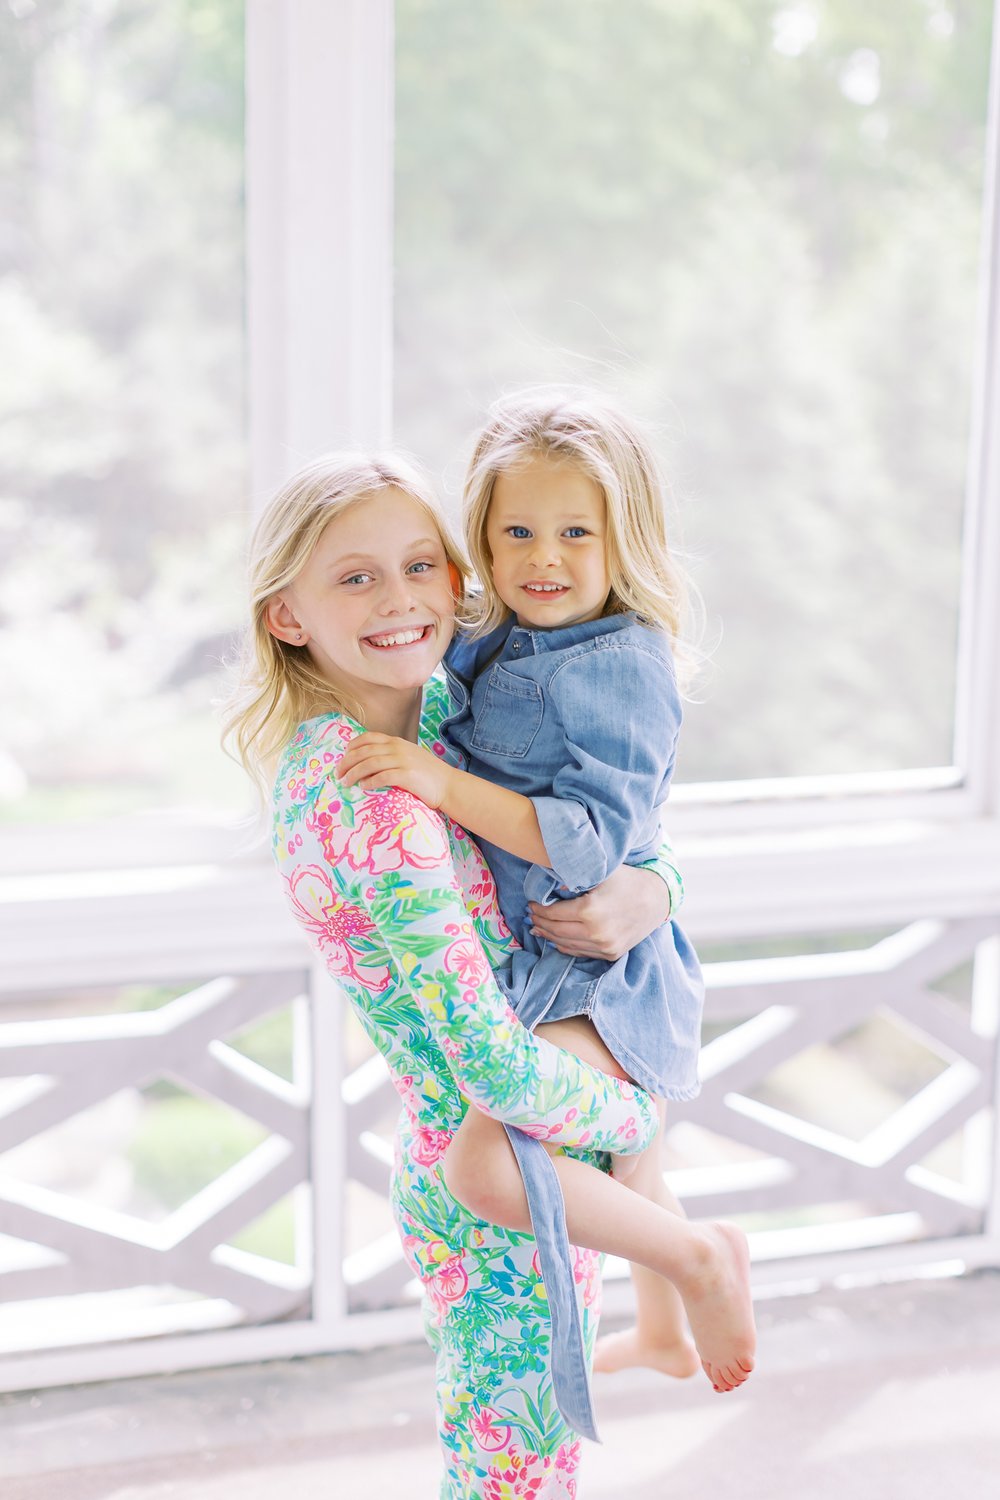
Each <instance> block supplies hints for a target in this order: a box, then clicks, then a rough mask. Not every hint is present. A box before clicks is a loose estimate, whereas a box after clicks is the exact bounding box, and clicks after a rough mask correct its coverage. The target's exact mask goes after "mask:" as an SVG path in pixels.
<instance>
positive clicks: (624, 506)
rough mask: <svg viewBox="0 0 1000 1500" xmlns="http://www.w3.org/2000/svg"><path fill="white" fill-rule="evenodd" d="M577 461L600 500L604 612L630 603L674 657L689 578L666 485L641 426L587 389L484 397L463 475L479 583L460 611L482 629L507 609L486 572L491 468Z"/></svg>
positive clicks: (468, 537)
mask: <svg viewBox="0 0 1000 1500" xmlns="http://www.w3.org/2000/svg"><path fill="white" fill-rule="evenodd" d="M540 453H541V454H548V455H550V456H551V457H553V458H556V459H563V460H566V461H568V462H572V463H576V464H578V465H579V466H580V468H581V469H583V470H584V472H585V473H587V474H589V475H590V477H591V478H592V479H593V480H595V481H596V483H597V484H598V485H599V486H600V488H601V492H602V494H603V495H604V500H605V504H606V506H607V534H606V535H607V542H606V548H607V565H608V578H609V581H610V584H611V593H610V595H609V598H608V603H607V605H606V606H605V610H604V613H605V614H606V615H612V614H624V613H627V612H629V611H634V612H635V614H637V615H638V616H639V617H640V619H642V620H643V621H644V622H645V623H647V624H649V625H653V626H657V627H659V628H660V629H661V630H663V631H665V632H666V634H667V635H668V637H669V638H670V641H671V644H672V645H673V647H674V648H675V654H678V655H679V656H680V657H681V659H682V660H684V661H686V659H687V653H686V651H685V648H684V646H683V643H682V642H681V639H680V636H681V625H682V620H683V617H684V610H685V606H686V603H687V599H688V594H689V588H690V585H689V582H688V579H687V577H686V575H685V573H684V571H683V569H682V568H681V567H680V565H679V563H678V562H677V560H676V558H675V556H674V554H673V552H672V550H671V547H670V543H669V541H668V538H667V525H666V504H665V502H666V494H667V491H666V485H665V482H664V479H663V477H662V475H661V473H660V470H659V466H658V464H657V461H656V458H655V456H654V454H653V451H652V449H651V447H650V445H649V443H648V441H647V440H646V438H645V436H644V435H643V433H642V432H641V431H640V430H639V428H638V427H637V426H636V425H635V423H634V422H632V421H631V419H630V418H628V417H626V416H625V415H624V414H623V413H622V412H620V411H619V410H618V409H617V408H616V407H615V406H613V405H612V404H611V403H610V402H608V401H607V400H605V399H604V398H603V397H601V396H598V395H596V394H594V393H590V392H587V393H583V394H579V393H576V392H569V391H552V390H537V389H531V390H525V391H518V392H516V393H515V394H513V395H509V396H504V397H502V398H501V399H500V400H499V401H496V402H495V403H494V404H493V406H491V407H490V409H489V412H488V414H487V418H486V424H485V426H484V427H483V430H482V432H481V433H480V436H479V439H478V441H477V443H476V446H475V450H474V452H473V455H472V459H471V462H470V464H469V470H468V474H467V476H466V481H465V491H464V503H463V519H464V522H465V544H466V547H467V548H468V550H469V556H470V558H471V560H472V566H473V568H474V569H475V572H476V573H477V575H478V577H479V580H480V582H481V584H482V594H481V595H479V596H478V597H477V598H475V599H474V600H472V601H471V603H470V605H469V607H468V608H467V611H466V616H465V618H466V620H467V621H468V622H469V623H470V625H471V627H472V633H473V634H474V635H483V634H485V633H486V632H487V631H489V630H492V629H493V627H494V626H496V625H499V624H500V623H501V621H503V620H505V619H506V618H507V617H508V615H509V614H510V608H509V606H508V605H506V604H505V603H504V601H503V600H502V599H501V598H500V596H499V594H498V593H497V591H496V586H495V585H494V582H493V557H492V554H491V552H490V547H489V541H488V539H487V534H486V528H487V522H488V519H489V510H490V501H491V500H492V498H493V486H494V484H495V483H496V479H497V475H498V474H500V473H501V472H502V471H504V470H506V469H511V468H515V467H517V465H518V464H521V463H524V462H526V461H527V460H529V459H531V458H533V457H534V456H535V455H536V454H540Z"/></svg>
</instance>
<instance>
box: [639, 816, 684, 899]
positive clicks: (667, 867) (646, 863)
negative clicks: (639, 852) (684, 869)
mask: <svg viewBox="0 0 1000 1500" xmlns="http://www.w3.org/2000/svg"><path fill="white" fill-rule="evenodd" d="M636 868H637V869H639V870H652V872H653V874H654V875H659V877H660V879H661V880H662V881H663V883H664V885H665V886H666V888H667V890H668V892H669V894H670V910H669V912H668V913H667V917H668V919H669V918H672V917H676V915H677V913H678V912H679V911H680V909H681V907H682V906H683V904H684V877H683V875H682V874H681V872H680V870H679V869H678V866H677V856H676V854H675V853H674V850H673V845H672V844H671V842H670V840H669V839H668V838H667V837H666V835H664V838H663V842H662V843H661V845H660V847H659V849H657V851H656V853H655V854H654V855H653V857H652V859H643V860H640V861H639V863H638V865H637V866H636Z"/></svg>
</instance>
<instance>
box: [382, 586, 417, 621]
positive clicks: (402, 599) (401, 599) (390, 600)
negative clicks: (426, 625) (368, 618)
mask: <svg viewBox="0 0 1000 1500" xmlns="http://www.w3.org/2000/svg"><path fill="white" fill-rule="evenodd" d="M412 608H413V593H412V589H411V586H410V584H409V582H408V580H407V579H405V578H391V579H387V580H386V583H385V585H384V587H383V589H382V594H381V597H380V598H379V602H378V612H379V614H381V615H403V614H406V613H407V612H408V611H409V610H411V609H412Z"/></svg>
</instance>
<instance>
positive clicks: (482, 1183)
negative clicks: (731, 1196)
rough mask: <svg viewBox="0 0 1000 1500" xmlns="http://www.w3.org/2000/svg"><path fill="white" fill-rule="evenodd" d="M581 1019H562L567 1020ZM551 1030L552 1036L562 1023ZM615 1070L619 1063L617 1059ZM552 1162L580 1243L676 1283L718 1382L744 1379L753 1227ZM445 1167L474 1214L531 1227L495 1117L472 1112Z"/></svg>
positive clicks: (581, 1167)
mask: <svg viewBox="0 0 1000 1500" xmlns="http://www.w3.org/2000/svg"><path fill="white" fill-rule="evenodd" d="M573 1024H574V1023H559V1025H560V1029H561V1028H562V1027H563V1026H566V1025H569V1026H573ZM547 1030H548V1031H549V1033H550V1039H552V1040H554V1039H555V1038H554V1037H552V1036H551V1033H552V1032H553V1031H554V1030H555V1027H552V1028H547ZM570 1050H572V1051H576V1050H577V1049H576V1046H575V1045H574V1046H571V1048H570ZM583 1055H585V1056H586V1054H583ZM587 1061H593V1058H592V1057H591V1056H587ZM608 1071H618V1069H617V1064H615V1065H614V1067H613V1068H611V1069H609V1070H608ZM553 1161H554V1163H555V1168H556V1172H557V1173H558V1176H559V1181H560V1185H561V1187H562V1191H563V1197H564V1200H565V1204H566V1222H567V1227H568V1230H569V1237H570V1240H571V1241H572V1242H573V1244H576V1245H581V1246H585V1247H587V1248H589V1249H593V1250H602V1251H605V1252H607V1253H608V1254H611V1255H619V1256H621V1257H622V1258H623V1259H625V1260H629V1261H632V1262H633V1263H634V1264H636V1265H639V1266H643V1267H645V1268H646V1269H647V1270H648V1271H650V1272H653V1273H655V1274H656V1276H657V1277H664V1278H666V1280H667V1281H670V1282H672V1283H673V1285H674V1287H675V1288H676V1291H677V1294H678V1296H679V1298H680V1300H681V1302H682V1304H683V1307H684V1310H685V1312H686V1313H687V1318H688V1321H689V1323H690V1325H691V1330H692V1333H693V1335H694V1341H695V1345H696V1347H697V1351H698V1356H699V1358H700V1360H701V1364H702V1368H703V1369H704V1371H705V1373H706V1375H707V1376H708V1377H709V1379H710V1380H711V1382H712V1384H713V1386H714V1387H715V1389H716V1390H720V1391H728V1390H732V1389H733V1388H734V1387H735V1386H738V1385H741V1384H742V1383H743V1381H744V1380H746V1378H747V1376H748V1375H749V1373H750V1371H751V1370H752V1369H753V1362H754V1348H755V1335H754V1323H753V1307H752V1304H751V1300H750V1276H749V1254H748V1251H747V1244H746V1237H745V1235H743V1234H742V1232H741V1231H740V1230H738V1229H737V1228H736V1227H735V1226H734V1225H731V1224H726V1223H722V1222H714V1221H709V1222H702V1223H698V1222H694V1223H692V1222H690V1221H688V1220H687V1219H685V1218H683V1217H682V1216H680V1215H678V1214H677V1213H676V1212H673V1211H672V1210H671V1208H669V1207H666V1206H664V1205H663V1204H661V1203H660V1202H654V1201H651V1200H650V1199H648V1198H645V1197H643V1196H642V1195H641V1194H640V1193H638V1192H634V1191H633V1190H632V1188H631V1187H625V1186H623V1185H622V1184H621V1183H620V1182H615V1181H614V1180H613V1179H612V1178H610V1177H606V1176H605V1174H604V1173H603V1172H599V1171H597V1170H596V1169H595V1168H594V1167H592V1166H590V1165H588V1164H587V1163H586V1162H581V1161H577V1160H575V1159H574V1158H572V1157H569V1156H561V1155H559V1154H557V1153H553ZM444 1174H445V1180H446V1182H447V1184H448V1187H449V1189H450V1190H451V1192H452V1193H453V1194H454V1196H455V1197H456V1198H458V1199H459V1201H460V1202H462V1203H464V1204H465V1205H466V1206H467V1207H468V1208H469V1209H470V1210H471V1211H472V1212H473V1213H476V1214H478V1215H479V1216H480V1217H481V1218H484V1219H487V1220H488V1221H489V1222H490V1223H493V1224H500V1225H502V1226H504V1227H505V1228H507V1229H515V1230H520V1231H522V1232H525V1233H530V1231H531V1221H530V1218H529V1215H528V1204H527V1199H526V1198H525V1195H524V1185H523V1183H522V1181H521V1174H520V1172H519V1171H518V1169H517V1163H516V1161H515V1159H514V1153H513V1151H512V1150H511V1147H510V1143H509V1142H508V1140H507V1137H506V1133H505V1132H504V1130H503V1127H502V1126H501V1125H500V1124H498V1123H497V1122H496V1121H493V1120H489V1119H487V1118H485V1117H484V1116H482V1115H480V1114H478V1112H476V1111H470V1112H469V1114H468V1116H467V1117H466V1119H465V1121H464V1122H463V1124H462V1127H461V1129H460V1130H459V1131H458V1133H457V1135H456V1137H455V1139H454V1141H453V1142H452V1144H451V1146H450V1147H449V1149H448V1153H447V1155H446V1157H445V1160H444Z"/></svg>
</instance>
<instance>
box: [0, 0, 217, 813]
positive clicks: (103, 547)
mask: <svg viewBox="0 0 1000 1500" xmlns="http://www.w3.org/2000/svg"><path fill="white" fill-rule="evenodd" d="M243 9H244V7H243V5H242V3H236V0H186V3H184V0H161V3H158V4H156V5H148V4H140V3H138V0H110V3H109V0H72V3H70V0H62V3H44V4H42V3H40V0H37V3H36V0H10V3H8V4H5V5H4V6H3V7H2V9H0V78H2V86H0V222H2V223H3V226H4V227H3V230H2V231H0V344H2V347H3V349H4V359H3V361H2V362H0V679H2V681H3V684H4V689H3V698H4V707H3V715H2V718H0V820H4V821H11V820H18V821H22V820H31V821H45V822H51V821H54V820H65V819H78V818H89V817H97V816H101V815H105V814H108V813H124V812H129V811H132V810H136V809H145V808H151V807H155V808H172V809H180V808H186V809H198V810H206V809H212V808H218V807H219V806H220V805H225V804H227V803H233V804H235V803H237V802H238V800H239V799H240V798H241V797H242V785H241V783H240V777H239V773H238V772H237V771H236V770H235V768H233V769H230V766H229V763H228V762H227V761H226V760H225V759H224V758H223V757H222V755H221V754H220V753H219V751H218V748H217V739H218V734H217V729H216V725H215V722H214V718H213V711H212V708H211V704H210V699H211V697H212V695H213V683H214V680H215V679H216V677H217V674H218V663H219V660H220V658H221V657H222V656H223V654H224V649H225V642H226V638H227V632H228V631H230V630H231V629H232V626H233V625H234V623H235V622H236V620H237V619H238V617H239V610H240V602H239V599H238V587H239V568H238V558H239V556H240V552H241V548H242V544H243V537H244V532H245V528H246V513H245V494H246V474H245V470H246V445H245V433H244V395H243V390H244V366H245V347H244V331H243V322H244V316H243V207H242V193H243V20H244V17H243Z"/></svg>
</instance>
